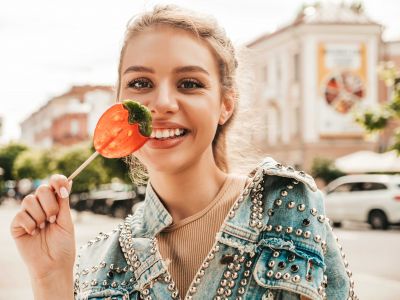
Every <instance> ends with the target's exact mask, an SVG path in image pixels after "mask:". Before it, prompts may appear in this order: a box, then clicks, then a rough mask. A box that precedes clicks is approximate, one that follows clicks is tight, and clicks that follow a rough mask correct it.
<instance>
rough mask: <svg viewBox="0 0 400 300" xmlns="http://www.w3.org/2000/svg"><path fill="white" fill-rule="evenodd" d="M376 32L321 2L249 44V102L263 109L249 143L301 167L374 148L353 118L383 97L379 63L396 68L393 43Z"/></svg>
mask: <svg viewBox="0 0 400 300" xmlns="http://www.w3.org/2000/svg"><path fill="white" fill-rule="evenodd" d="M382 32H383V28H382V26H381V25H380V24H378V23H375V22H373V21H371V20H370V19H369V18H368V17H367V16H366V15H365V14H364V13H363V12H362V11H361V10H359V9H356V8H354V7H351V6H346V5H345V4H334V3H329V2H323V3H320V4H316V5H314V6H308V7H304V9H303V10H302V11H300V12H299V14H298V16H297V18H296V19H295V20H294V21H293V22H292V23H291V24H289V25H288V26H285V27H283V28H281V29H279V30H277V31H276V32H274V33H271V34H266V35H263V36H261V37H259V38H257V39H256V40H254V41H252V42H250V43H249V44H248V45H247V47H248V48H249V49H250V51H251V52H252V53H253V55H252V57H253V59H254V60H255V61H254V62H253V65H255V66H256V67H255V68H254V71H255V78H256V80H255V81H256V82H257V83H256V87H255V95H254V96H253V97H254V99H255V102H256V105H257V107H263V108H264V109H263V110H262V111H261V112H260V114H259V115H260V118H261V119H262V124H263V126H264V128H263V130H261V131H260V134H258V135H255V136H254V137H253V139H254V143H256V144H257V145H258V146H259V147H260V148H261V149H262V150H263V151H265V152H266V153H268V154H269V155H271V156H273V157H276V158H277V159H279V160H282V161H285V162H287V163H288V164H292V165H295V166H298V167H301V168H304V169H309V168H310V166H311V165H312V161H313V159H314V158H315V157H323V158H331V159H334V158H337V157H340V156H342V155H346V154H348V153H351V152H355V151H358V150H378V149H379V148H380V146H379V144H380V142H381V139H379V138H376V137H374V138H371V137H366V135H365V132H364V130H363V128H362V127H361V126H360V125H358V124H357V123H356V122H355V121H354V119H355V117H354V112H355V111H359V110H363V109H364V108H367V107H376V106H377V105H378V104H379V103H380V102H384V101H387V100H388V98H389V97H390V91H389V90H388V89H387V87H385V85H384V84H383V82H381V81H380V80H379V78H378V72H377V71H378V67H379V63H380V62H382V61H389V60H393V61H395V62H397V63H400V42H384V41H382Z"/></svg>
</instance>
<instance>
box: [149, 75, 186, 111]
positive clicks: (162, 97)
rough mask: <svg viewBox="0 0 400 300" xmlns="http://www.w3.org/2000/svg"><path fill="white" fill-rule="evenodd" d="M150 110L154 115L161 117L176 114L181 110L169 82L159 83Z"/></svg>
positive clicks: (150, 102)
mask: <svg viewBox="0 0 400 300" xmlns="http://www.w3.org/2000/svg"><path fill="white" fill-rule="evenodd" d="M148 108H149V109H150V111H151V112H152V114H160V115H163V114H171V113H175V112H177V111H178V110H179V106H178V102H177V101H176V98H175V96H174V93H173V88H172V87H171V86H170V85H169V84H168V82H167V81H165V82H162V83H161V82H160V83H159V85H158V88H157V89H156V94H155V96H154V98H152V99H151V100H149V103H148Z"/></svg>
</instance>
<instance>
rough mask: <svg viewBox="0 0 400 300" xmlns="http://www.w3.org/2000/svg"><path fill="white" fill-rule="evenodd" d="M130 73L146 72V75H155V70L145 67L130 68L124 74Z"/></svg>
mask: <svg viewBox="0 0 400 300" xmlns="http://www.w3.org/2000/svg"><path fill="white" fill-rule="evenodd" d="M129 72H146V73H155V72H154V70H153V69H151V68H148V67H143V66H130V67H128V68H127V69H126V70H125V72H124V74H126V73H129Z"/></svg>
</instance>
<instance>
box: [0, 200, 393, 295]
mask: <svg viewBox="0 0 400 300" xmlns="http://www.w3.org/2000/svg"><path fill="white" fill-rule="evenodd" d="M17 209H18V207H17V206H16V205H15V204H14V203H10V202H8V203H3V204H2V205H1V206H0V267H1V271H2V272H0V300H3V299H4V300H5V299H13V300H26V299H33V297H32V293H31V290H30V283H29V277H28V275H27V271H26V268H25V266H24V264H23V263H22V261H21V259H20V257H19V255H18V254H17V249H16V247H15V245H14V242H13V241H12V238H11V236H10V234H9V224H10V222H11V219H12V218H13V216H14V215H15V213H16V212H17ZM74 221H75V224H76V233H77V245H78V247H79V245H82V244H84V243H85V242H86V241H88V240H89V239H91V238H93V237H95V236H96V235H97V233H98V232H100V231H103V232H108V231H111V230H112V229H113V228H115V226H117V224H118V223H120V221H121V220H117V219H114V218H110V217H106V216H99V215H94V214H91V213H82V214H80V215H79V217H78V216H77V215H76V214H74ZM334 231H335V234H336V235H337V236H338V238H339V241H340V243H341V244H342V246H343V249H344V251H345V253H346V256H347V260H348V261H349V264H350V269H351V270H352V272H353V274H354V275H353V277H354V280H355V282H356V292H357V294H358V296H359V298H360V299H361V300H399V299H400V259H399V254H400V229H399V228H395V229H391V230H388V231H372V230H370V229H369V228H368V227H367V226H363V225H358V224H345V227H344V228H342V229H334ZM335 300H336V299H335Z"/></svg>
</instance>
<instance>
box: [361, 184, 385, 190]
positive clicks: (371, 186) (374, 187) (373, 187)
mask: <svg viewBox="0 0 400 300" xmlns="http://www.w3.org/2000/svg"><path fill="white" fill-rule="evenodd" d="M386 189H387V186H386V185H384V184H383V183H380V182H364V183H363V186H362V190H363V191H377V190H386Z"/></svg>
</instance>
